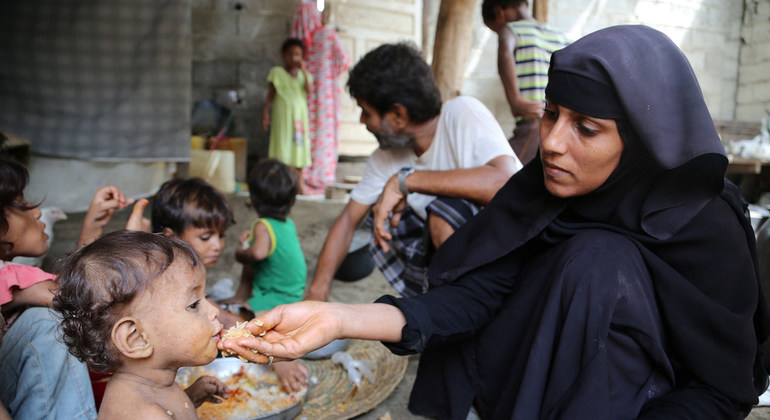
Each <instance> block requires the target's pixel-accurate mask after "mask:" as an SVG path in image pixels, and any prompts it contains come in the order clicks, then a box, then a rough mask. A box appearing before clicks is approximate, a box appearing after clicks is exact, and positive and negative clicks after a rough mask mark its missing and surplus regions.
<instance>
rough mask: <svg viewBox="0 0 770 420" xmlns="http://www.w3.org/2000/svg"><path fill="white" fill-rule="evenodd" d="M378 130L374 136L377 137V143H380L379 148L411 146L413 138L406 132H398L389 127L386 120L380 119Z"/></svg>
mask: <svg viewBox="0 0 770 420" xmlns="http://www.w3.org/2000/svg"><path fill="white" fill-rule="evenodd" d="M381 121H382V123H381V124H380V132H379V133H374V137H376V138H377V143H379V144H380V149H382V150H388V149H392V148H400V147H412V145H413V144H414V139H413V138H412V137H409V135H408V134H398V133H396V132H395V131H393V129H392V128H391V127H390V124H388V121H387V120H385V119H382V120H381Z"/></svg>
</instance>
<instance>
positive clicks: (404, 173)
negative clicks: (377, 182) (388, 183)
mask: <svg viewBox="0 0 770 420" xmlns="http://www.w3.org/2000/svg"><path fill="white" fill-rule="evenodd" d="M413 173H414V168H412V167H411V166H404V167H403V168H401V169H399V170H398V189H399V190H401V193H402V194H404V195H405V196H406V195H409V192H410V191H409V189H408V188H406V177H408V176H409V175H411V174H413Z"/></svg>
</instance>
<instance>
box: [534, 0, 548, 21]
mask: <svg viewBox="0 0 770 420" xmlns="http://www.w3.org/2000/svg"><path fill="white" fill-rule="evenodd" d="M532 17H534V18H535V20H536V21H538V22H540V23H546V22H548V0H532Z"/></svg>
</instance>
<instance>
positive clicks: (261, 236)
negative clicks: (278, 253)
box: [235, 222, 273, 264]
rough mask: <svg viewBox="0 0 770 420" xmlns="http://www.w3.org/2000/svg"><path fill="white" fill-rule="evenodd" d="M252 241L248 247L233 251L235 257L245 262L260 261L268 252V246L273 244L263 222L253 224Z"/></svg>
mask: <svg viewBox="0 0 770 420" xmlns="http://www.w3.org/2000/svg"><path fill="white" fill-rule="evenodd" d="M253 233H254V242H253V243H252V244H251V245H250V246H249V247H248V248H241V249H237V250H236V251H235V259H236V260H237V261H238V262H239V263H241V264H246V263H247V262H252V261H262V260H264V259H265V258H267V257H268V256H269V254H270V247H271V246H272V245H273V243H272V241H271V240H270V234H269V233H268V231H267V227H265V224H264V223H263V222H259V223H257V224H256V225H254V232H253Z"/></svg>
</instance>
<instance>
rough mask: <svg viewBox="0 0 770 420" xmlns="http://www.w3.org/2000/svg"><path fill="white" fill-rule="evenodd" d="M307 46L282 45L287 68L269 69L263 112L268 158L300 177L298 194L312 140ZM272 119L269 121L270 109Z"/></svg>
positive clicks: (298, 43)
mask: <svg viewBox="0 0 770 420" xmlns="http://www.w3.org/2000/svg"><path fill="white" fill-rule="evenodd" d="M304 52H305V44H304V43H303V42H302V41H301V40H299V39H296V38H289V39H287V40H286V41H284V42H283V44H282V45H281V55H282V56H283V61H284V65H283V66H275V67H273V68H272V69H270V73H269V74H268V75H267V81H268V82H269V83H270V91H269V92H268V94H267V99H266V100H265V108H264V109H263V111H262V129H264V130H267V129H268V127H270V126H271V125H272V128H271V129H270V148H269V150H268V156H269V157H271V158H275V159H278V160H280V161H281V162H283V163H285V164H287V165H289V166H291V167H293V168H294V169H295V170H296V171H297V172H298V175H299V179H300V185H299V187H300V188H299V193H300V194H302V193H303V191H304V182H303V176H302V168H305V167H307V166H310V136H309V134H308V133H309V125H310V123H309V120H308V108H307V94H308V92H309V91H310V87H311V86H312V83H313V77H312V76H311V75H310V73H308V71H307V68H306V66H305V60H303V58H302V57H303V54H304ZM271 106H272V107H273V113H272V114H273V115H272V118H271V117H270V112H269V110H270V107H271Z"/></svg>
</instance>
